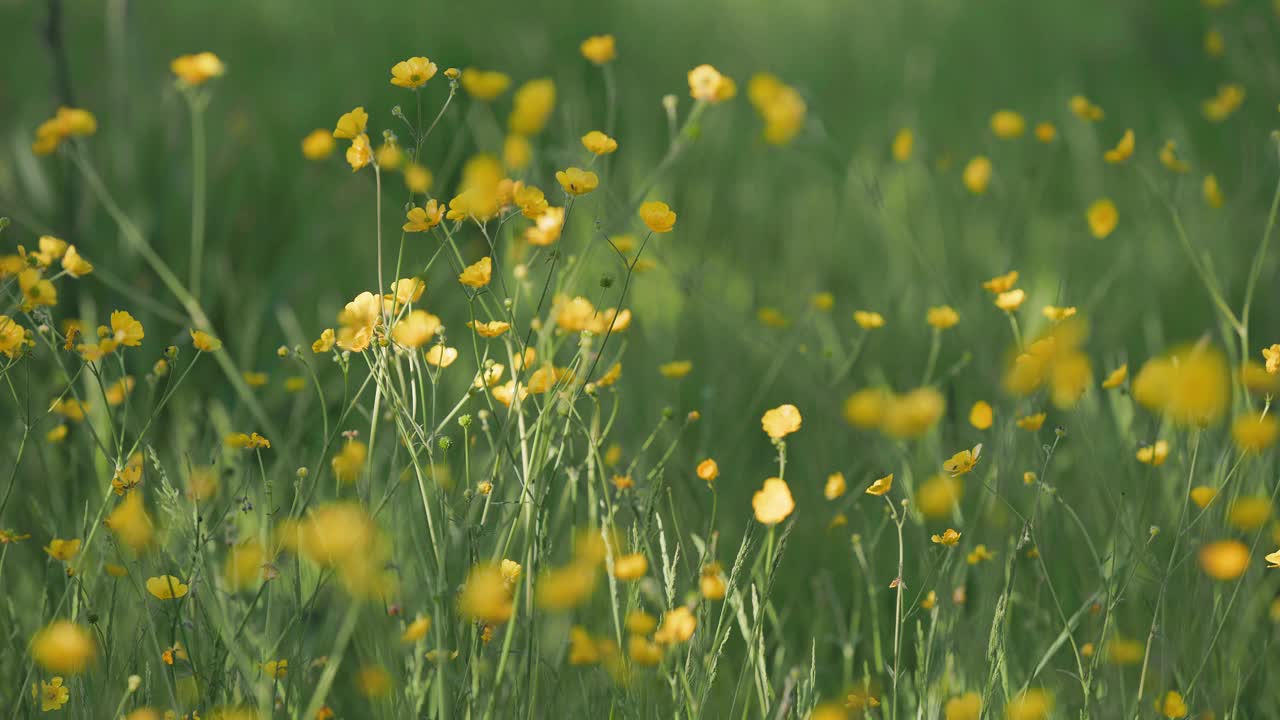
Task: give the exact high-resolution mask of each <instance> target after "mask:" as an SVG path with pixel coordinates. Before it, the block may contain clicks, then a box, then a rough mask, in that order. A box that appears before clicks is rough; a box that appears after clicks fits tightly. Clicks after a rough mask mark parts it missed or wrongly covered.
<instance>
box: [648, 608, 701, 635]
mask: <svg viewBox="0 0 1280 720" xmlns="http://www.w3.org/2000/svg"><path fill="white" fill-rule="evenodd" d="M697 627H698V618H697V617H696V616H694V614H693V612H692V611H691V610H689V608H687V607H685V606H683V605H681V606H680V607H678V608H675V609H674V610H670V611H668V612H667V613H665V614H663V616H662V625H661V626H659V627H658V631H657V632H656V633H654V634H653V640H654V642H656V643H658V644H659V645H675V644H677V643H683V642H688V641H689V638H691V637H693V631H694V630H696V629H697Z"/></svg>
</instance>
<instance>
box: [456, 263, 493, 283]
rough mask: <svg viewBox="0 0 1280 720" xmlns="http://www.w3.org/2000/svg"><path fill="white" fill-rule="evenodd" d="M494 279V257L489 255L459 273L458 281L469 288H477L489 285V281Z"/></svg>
mask: <svg viewBox="0 0 1280 720" xmlns="http://www.w3.org/2000/svg"><path fill="white" fill-rule="evenodd" d="M492 279H493V259H492V258H490V257H488V256H487V255H486V256H485V257H482V258H480V259H479V260H477V261H476V262H474V263H472V264H470V265H468V266H467V267H466V269H464V270H463V271H462V273H461V274H460V275H458V282H460V283H462V284H463V285H466V286H467V287H469V288H475V289H477V290H478V289H480V288H482V287H484V286H486V285H488V284H489V281H490V280H492Z"/></svg>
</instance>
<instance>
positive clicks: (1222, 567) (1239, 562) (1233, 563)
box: [1200, 540, 1249, 582]
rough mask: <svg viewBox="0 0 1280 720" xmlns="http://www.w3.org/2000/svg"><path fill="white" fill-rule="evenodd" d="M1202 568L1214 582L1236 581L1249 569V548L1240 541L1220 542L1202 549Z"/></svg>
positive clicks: (1212, 543) (1206, 545)
mask: <svg viewBox="0 0 1280 720" xmlns="http://www.w3.org/2000/svg"><path fill="white" fill-rule="evenodd" d="M1200 568H1201V569H1202V570H1204V572H1205V574H1206V575H1208V576H1209V577H1211V578H1213V579H1214V580H1220V581H1223V582H1226V581H1230V580H1235V579H1236V578H1238V577H1240V576H1241V575H1243V574H1244V572H1245V570H1247V569H1249V547H1248V546H1247V545H1245V544H1244V543H1242V542H1240V541H1239V540H1218V541H1216V542H1211V543H1207V544H1205V545H1204V546H1203V547H1201V548H1200Z"/></svg>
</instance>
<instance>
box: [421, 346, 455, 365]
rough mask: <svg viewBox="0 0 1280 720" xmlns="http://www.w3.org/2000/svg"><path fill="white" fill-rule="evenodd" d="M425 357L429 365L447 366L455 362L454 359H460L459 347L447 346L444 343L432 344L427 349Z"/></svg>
mask: <svg viewBox="0 0 1280 720" xmlns="http://www.w3.org/2000/svg"><path fill="white" fill-rule="evenodd" d="M424 358H425V359H426V361H427V364H428V365H434V366H435V367H439V368H447V367H449V366H450V365H452V364H453V361H454V360H457V359H458V349H457V348H451V347H445V346H444V345H432V346H431V349H430V350H427V353H426V355H425V356H424Z"/></svg>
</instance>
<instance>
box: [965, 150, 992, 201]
mask: <svg viewBox="0 0 1280 720" xmlns="http://www.w3.org/2000/svg"><path fill="white" fill-rule="evenodd" d="M963 179H964V186H965V187H966V188H968V190H969V192H971V193H973V194H974V195H981V194H983V193H985V192H986V191H987V185H988V184H990V183H991V161H990V160H988V159H987V158H986V157H983V156H981V155H979V156H977V157H975V158H972V159H970V160H969V162H968V164H966V165H965V166H964V175H963Z"/></svg>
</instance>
